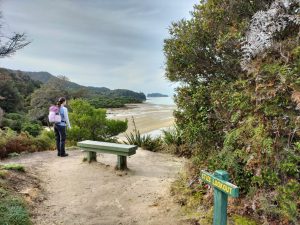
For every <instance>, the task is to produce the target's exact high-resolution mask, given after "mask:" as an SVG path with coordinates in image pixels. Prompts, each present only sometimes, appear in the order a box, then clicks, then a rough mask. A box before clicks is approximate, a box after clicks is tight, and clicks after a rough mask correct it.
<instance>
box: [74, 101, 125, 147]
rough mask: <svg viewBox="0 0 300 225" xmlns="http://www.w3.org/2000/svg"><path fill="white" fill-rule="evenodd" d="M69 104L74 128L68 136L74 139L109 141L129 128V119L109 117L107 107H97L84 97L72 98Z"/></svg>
mask: <svg viewBox="0 0 300 225" xmlns="http://www.w3.org/2000/svg"><path fill="white" fill-rule="evenodd" d="M69 105H70V107H71V111H72V112H71V113H70V121H71V124H72V129H71V130H69V132H68V136H69V138H70V139H71V140H73V141H82V140H95V141H108V140H112V138H113V137H114V136H116V135H118V134H119V133H122V132H125V131H126V129H127V120H125V121H119V120H110V119H107V118H106V110H105V109H96V108H94V107H93V106H91V105H90V104H89V103H88V102H87V101H85V100H83V99H75V100H71V101H70V102H69Z"/></svg>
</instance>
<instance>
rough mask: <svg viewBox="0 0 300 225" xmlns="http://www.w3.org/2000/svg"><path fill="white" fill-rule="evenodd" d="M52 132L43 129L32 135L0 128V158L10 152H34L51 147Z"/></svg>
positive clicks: (52, 141) (52, 145)
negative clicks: (39, 132)
mask: <svg viewBox="0 0 300 225" xmlns="http://www.w3.org/2000/svg"><path fill="white" fill-rule="evenodd" d="M51 133H53V132H50V131H43V132H42V134H41V135H39V136H37V137H32V136H31V135H29V134H28V133H20V134H17V133H16V132H14V131H12V130H11V129H6V130H0V158H5V157H7V156H8V155H10V154H12V153H21V152H35V151H44V150H49V149H53V148H54V147H55V141H54V138H52V139H51V138H50V137H52V134H51Z"/></svg>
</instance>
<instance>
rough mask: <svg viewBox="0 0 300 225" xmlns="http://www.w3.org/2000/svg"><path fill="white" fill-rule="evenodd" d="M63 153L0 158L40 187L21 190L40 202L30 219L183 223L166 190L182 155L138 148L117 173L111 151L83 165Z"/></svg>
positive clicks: (78, 155) (104, 224)
mask: <svg viewBox="0 0 300 225" xmlns="http://www.w3.org/2000/svg"><path fill="white" fill-rule="evenodd" d="M69 153H70V156H69V157H66V158H61V157H57V156H56V153H55V152H53V151H47V152H39V153H33V154H24V155H22V156H20V157H18V158H14V159H10V160H5V161H1V163H11V162H14V163H20V164H23V165H24V166H25V168H26V170H27V172H28V173H29V174H32V175H34V176H36V177H37V178H38V179H39V180H40V182H41V183H40V188H41V190H37V189H32V190H31V189H30V188H29V189H27V190H22V191H21V192H23V193H24V194H25V195H27V197H28V195H29V196H31V197H32V198H36V199H39V201H40V202H38V203H35V207H34V209H33V222H34V224H37V225H44V224H45V225H46V224H47V225H51V224H65V225H79V224H82V225H83V224H85V225H87V224H89V225H91V224H94V225H137V224H138V225H147V224H149V225H150V224H151V225H176V224H178V225H179V224H187V223H186V222H184V221H183V220H181V219H180V218H182V216H181V215H180V209H179V206H178V205H176V204H175V203H174V202H173V200H172V197H171V196H170V194H169V187H170V183H171V182H172V181H173V180H174V178H175V177H176V175H177V173H178V172H179V171H180V169H181V168H182V166H183V164H184V160H183V159H178V158H176V157H173V156H171V155H166V154H161V153H153V152H149V151H145V150H141V149H139V150H138V151H137V154H136V155H133V156H131V157H128V167H129V171H126V172H119V171H116V170H114V166H115V163H116V160H117V157H116V156H115V155H109V154H98V162H97V163H92V164H88V163H86V162H82V159H83V157H84V153H83V152H81V151H79V150H73V151H69ZM37 196H38V197H37ZM41 196H43V197H41ZM40 199H44V200H42V201H41V200H40Z"/></svg>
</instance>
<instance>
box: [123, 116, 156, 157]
mask: <svg viewBox="0 0 300 225" xmlns="http://www.w3.org/2000/svg"><path fill="white" fill-rule="evenodd" d="M132 122H133V127H134V129H133V132H130V133H129V134H127V133H126V134H125V138H126V140H127V141H123V142H124V143H125V144H128V145H137V146H139V147H141V148H143V149H146V150H149V151H153V152H156V151H159V150H161V148H162V140H161V138H160V137H156V138H152V137H151V135H150V134H146V135H141V134H140V131H139V130H138V129H137V127H136V124H135V121H134V118H133V117H132Z"/></svg>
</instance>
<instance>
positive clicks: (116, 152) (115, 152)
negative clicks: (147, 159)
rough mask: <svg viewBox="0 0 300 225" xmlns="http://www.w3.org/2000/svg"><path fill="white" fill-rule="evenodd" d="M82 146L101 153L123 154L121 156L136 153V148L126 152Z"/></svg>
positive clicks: (84, 148) (83, 148) (87, 149)
mask: <svg viewBox="0 0 300 225" xmlns="http://www.w3.org/2000/svg"><path fill="white" fill-rule="evenodd" d="M80 148H81V149H82V150H84V151H87V152H100V153H108V154H113V155H121V156H131V155H134V154H135V153H136V150H130V151H128V152H124V151H116V150H107V149H98V148H87V147H80Z"/></svg>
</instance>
